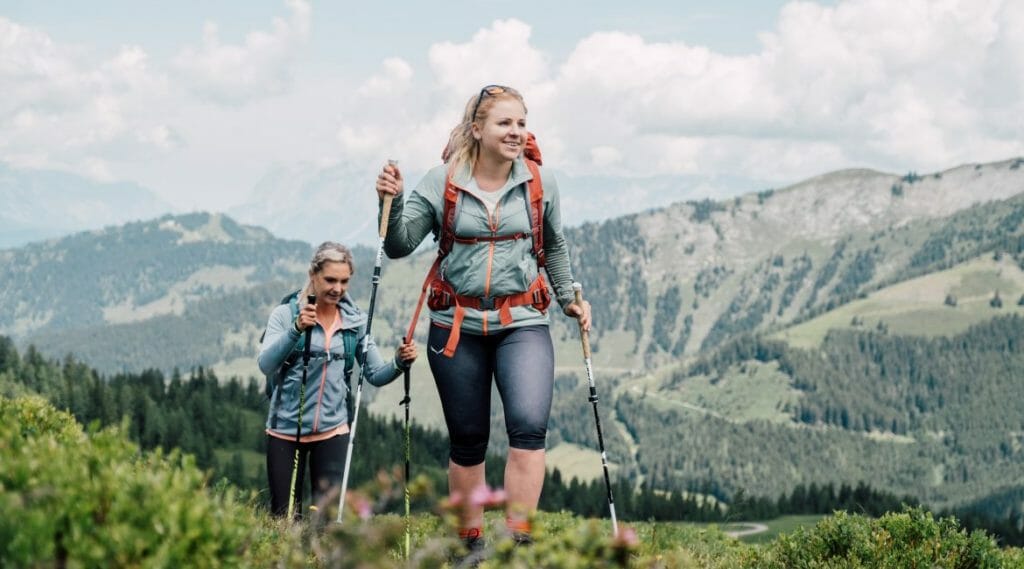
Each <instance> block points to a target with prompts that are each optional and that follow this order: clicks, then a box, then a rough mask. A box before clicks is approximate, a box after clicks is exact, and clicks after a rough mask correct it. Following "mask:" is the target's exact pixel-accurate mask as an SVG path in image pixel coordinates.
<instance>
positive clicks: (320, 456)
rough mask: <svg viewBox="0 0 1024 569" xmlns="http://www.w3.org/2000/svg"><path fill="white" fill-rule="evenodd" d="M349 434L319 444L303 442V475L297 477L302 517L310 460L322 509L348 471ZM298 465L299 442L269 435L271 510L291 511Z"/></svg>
mask: <svg viewBox="0 0 1024 569" xmlns="http://www.w3.org/2000/svg"><path fill="white" fill-rule="evenodd" d="M348 436H349V435H348V433H345V434H344V435H338V436H336V437H331V438H329V439H325V440H322V441H317V442H315V443H300V444H299V445H298V446H299V474H298V477H297V478H296V484H295V486H296V488H295V504H296V507H295V511H296V513H297V514H298V517H302V512H303V508H302V488H303V486H304V485H305V483H304V477H305V474H306V462H307V460H308V461H309V475H310V486H312V489H313V503H314V504H316V505H317V507H319V508H320V509H321V510H323V509H324V507H325V506H326V504H322V503H321V502H322V501H323V500H324V499H325V498H326V497H328V496H330V494H331V492H330V491H331V490H332V489H335V488H340V487H341V477H342V475H343V474H344V470H345V453H346V452H348ZM294 464H295V441H294V440H290V441H289V440H285V439H279V438H277V437H272V436H270V435H267V479H268V481H269V482H270V513H271V514H273V515H275V516H278V517H284V516H286V515H287V514H288V491H289V490H290V489H291V485H292V468H293V466H294Z"/></svg>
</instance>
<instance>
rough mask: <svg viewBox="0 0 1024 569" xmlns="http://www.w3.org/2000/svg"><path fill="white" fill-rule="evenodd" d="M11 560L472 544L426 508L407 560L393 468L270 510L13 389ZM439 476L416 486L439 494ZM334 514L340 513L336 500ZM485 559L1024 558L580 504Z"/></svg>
mask: <svg viewBox="0 0 1024 569" xmlns="http://www.w3.org/2000/svg"><path fill="white" fill-rule="evenodd" d="M0 416H2V417H4V420H3V421H0V510H2V511H3V513H4V515H3V516H0V567H8V566H12V567H47V566H68V567H282V568H292V567H295V568H298V567H310V566H312V567H342V568H345V567H352V568H355V567H360V568H368V567H375V568H388V567H424V568H426V567H439V566H446V565H449V566H450V565H451V562H450V561H451V560H452V559H453V558H455V557H457V556H458V555H459V554H460V551H459V544H458V541H457V540H455V539H452V538H451V537H450V536H451V535H452V531H451V528H450V520H449V518H450V515H449V514H450V509H445V508H444V507H443V506H444V504H445V502H443V501H442V502H441V504H442V506H441V507H440V508H439V510H438V514H440V515H430V514H426V515H417V516H415V517H414V518H413V519H412V525H411V527H410V528H409V534H410V537H411V555H410V557H409V559H408V560H406V559H404V556H403V549H404V548H403V543H404V539H405V535H406V527H405V520H404V519H403V518H402V517H401V516H395V515H373V512H374V511H375V510H378V509H380V508H382V507H384V506H385V505H386V504H387V503H388V502H389V501H393V500H394V499H395V498H396V497H398V496H400V492H401V486H400V484H398V482H397V480H398V478H397V476H396V475H392V474H388V473H382V474H381V475H380V476H378V477H377V479H376V480H375V481H373V482H372V483H371V486H370V487H369V488H367V489H365V490H364V491H362V492H360V493H356V494H354V495H353V496H352V498H351V499H350V500H349V501H348V503H349V504H350V505H352V511H350V512H346V521H345V523H344V524H340V525H339V524H333V523H331V524H326V523H320V520H318V519H317V516H318V515H319V512H318V511H311V512H310V513H309V514H310V515H309V517H310V522H309V523H299V524H291V523H287V522H284V521H281V520H276V519H273V518H270V517H269V516H267V515H266V513H265V512H264V511H262V510H261V509H259V508H256V507H254V506H253V503H254V502H255V498H254V497H253V496H249V497H247V498H241V497H240V496H239V494H238V492H237V491H236V490H234V489H232V488H231V487H229V486H225V487H217V488H213V489H211V488H209V487H208V486H207V484H206V477H205V475H204V474H203V472H202V471H200V470H199V469H198V468H196V467H195V465H194V463H193V460H192V459H191V457H189V456H187V455H186V456H182V455H181V454H179V453H178V452H171V453H168V454H164V453H163V452H161V451H157V452H153V453H143V452H140V451H139V449H138V447H136V446H135V445H134V444H133V443H131V442H130V441H129V440H128V437H127V436H126V434H125V433H124V431H123V429H122V428H119V427H114V428H107V429H104V430H95V429H92V430H90V431H89V432H86V431H85V430H83V429H82V427H81V426H80V425H79V424H78V423H76V422H75V421H74V418H73V417H72V416H71V415H69V414H67V413H64V412H61V411H57V410H55V409H54V408H53V407H51V406H50V405H49V404H47V403H46V402H45V401H44V400H42V399H40V398H35V397H23V398H18V399H13V400H12V399H5V398H2V397H0ZM428 486H429V484H426V483H425V482H424V481H422V480H420V481H416V482H415V483H414V484H413V490H414V492H416V493H417V494H419V495H421V496H422V495H424V494H429V488H428ZM322 513H323V519H324V520H333V519H334V512H331V511H330V508H329V507H326V508H323V511H322ZM487 525H488V528H487V529H488V539H489V542H490V547H489V550H488V554H489V556H488V559H487V560H486V561H485V562H484V563H483V565H482V567H513V568H527V567H564V568H584V567H637V568H661V567H665V568H669V567H672V568H675V567H680V568H689V567H692V568H698V567H717V568H765V569H774V568H786V567H806V568H815V567H822V568H825V567H829V568H838V567H891V568H894V569H895V568H904V567H929V568H931V567H940V568H959V567H978V568H988V567H993V568H995V567H1024V555H1022V553H1021V551H1020V550H1003V549H1000V548H999V547H998V546H997V545H996V543H995V541H994V540H993V539H992V538H991V537H989V536H988V535H986V534H984V533H982V532H974V533H968V532H966V531H965V530H963V529H961V528H960V527H959V525H958V522H957V521H956V520H955V519H953V518H943V519H935V518H934V517H933V516H932V515H931V514H930V513H928V512H926V511H923V510H921V509H916V508H915V509H907V510H905V511H903V512H899V513H889V514H886V515H884V516H882V517H880V518H878V519H870V518H866V517H863V516H858V515H848V514H845V513H842V512H839V513H836V514H835V515H833V516H831V517H827V518H825V519H824V520H822V521H821V522H820V523H819V524H818V525H817V526H816V527H814V528H804V529H799V530H797V531H795V532H793V533H792V534H791V535H783V536H781V537H779V538H778V539H777V540H775V541H774V542H772V543H770V544H767V545H765V546H762V547H758V546H751V545H745V544H742V543H740V542H738V541H737V540H735V539H733V538H730V537H728V536H726V535H725V534H724V533H722V532H720V531H718V530H717V529H714V528H711V529H704V528H700V527H697V526H693V525H687V524H668V523H637V524H630V525H629V526H625V525H623V526H622V528H621V530H620V532H619V535H618V537H617V538H613V537H612V536H611V535H610V533H611V532H610V531H609V530H610V528H609V526H608V522H607V521H606V520H601V521H598V520H581V519H580V518H578V517H576V516H573V515H571V514H569V513H565V512H563V513H557V514H542V515H541V516H540V517H539V518H538V519H537V520H535V526H536V528H537V530H536V533H535V538H536V543H535V544H534V545H533V546H532V547H518V548H517V547H514V546H513V543H512V541H511V540H509V539H507V538H503V536H502V533H501V531H500V529H498V528H500V527H501V525H502V518H501V516H500V514H497V513H495V514H493V515H489V516H488V524H487Z"/></svg>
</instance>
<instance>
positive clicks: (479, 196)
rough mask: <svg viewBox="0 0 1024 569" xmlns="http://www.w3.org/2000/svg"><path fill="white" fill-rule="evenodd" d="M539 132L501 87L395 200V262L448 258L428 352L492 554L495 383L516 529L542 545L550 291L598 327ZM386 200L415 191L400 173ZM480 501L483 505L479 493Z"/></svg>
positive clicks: (475, 536)
mask: <svg viewBox="0 0 1024 569" xmlns="http://www.w3.org/2000/svg"><path fill="white" fill-rule="evenodd" d="M532 142H533V140H532V135H530V133H528V132H527V130H526V105H525V104H524V102H523V97H522V95H520V94H519V92H518V91H516V90H515V89H512V88H511V87H506V86H501V85H490V86H487V87H484V88H483V89H481V90H480V92H479V93H476V94H474V95H473V96H472V97H470V99H469V100H468V101H467V102H466V106H465V111H464V113H463V118H462V121H461V122H460V123H459V124H458V125H457V126H456V127H455V128H454V130H452V133H451V136H450V138H449V142H448V145H447V147H446V149H445V152H444V156H443V158H444V160H445V162H446V163H445V164H443V165H440V166H437V167H435V168H434V169H432V170H430V171H429V172H428V173H427V174H426V176H425V177H424V178H423V180H422V181H421V182H420V183H419V185H417V187H416V189H415V190H414V191H413V192H412V193H411V194H410V195H409V197H408V199H407V200H405V202H404V203H403V201H402V200H401V199H396V200H394V202H393V204H392V207H391V213H390V217H389V230H388V234H387V239H386V241H385V252H386V253H387V254H388V256H389V257H392V258H394V257H403V256H405V255H408V254H410V253H412V252H413V251H414V250H415V249H416V248H417V246H418V245H419V244H420V242H421V241H423V239H424V238H425V237H426V236H427V235H428V234H431V233H433V234H434V235H435V236H437V237H438V239H439V255H438V260H437V262H436V263H435V266H434V269H432V272H431V275H430V277H428V281H429V286H428V287H427V288H425V290H429V295H430V297H429V300H428V302H427V304H428V306H429V307H430V309H431V310H430V319H431V325H430V331H429V336H428V343H429V347H430V350H429V351H428V353H427V357H428V361H429V362H430V369H431V371H432V372H433V375H434V381H435V383H436V385H437V389H438V392H439V394H440V398H441V404H442V407H443V410H444V416H445V422H446V424H447V427H448V434H449V439H450V441H451V443H450V445H451V446H450V452H449V469H448V483H449V490H450V492H451V494H452V497H453V499H461V501H462V503H463V504H464V509H463V511H462V516H461V520H460V522H461V529H460V536H461V537H462V538H463V540H464V541H465V543H466V546H467V547H468V548H469V549H471V550H477V549H481V548H482V546H483V543H484V542H483V540H482V532H483V506H482V505H481V504H480V503H479V501H476V500H472V499H471V496H472V495H474V492H475V491H476V490H478V489H479V488H480V487H482V486H484V456H485V454H486V452H487V443H488V438H489V430H490V410H491V384H492V380H493V382H494V383H495V384H496V385H497V388H498V393H499V394H500V396H501V400H502V406H503V408H504V414H505V427H506V430H507V433H508V439H509V447H510V449H509V455H508V460H507V463H506V467H505V492H506V496H507V505H508V511H507V516H506V525H507V529H508V531H509V532H510V534H511V535H512V537H513V538H514V539H515V540H516V541H517V543H529V542H530V541H531V538H530V527H529V524H528V521H527V520H528V519H529V516H530V514H532V512H533V511H534V510H535V509H536V508H537V503H538V501H539V499H540V492H541V487H542V486H543V484H544V472H545V465H544V448H545V441H546V436H547V427H548V418H549V415H550V410H551V399H552V388H553V384H554V350H553V347H552V342H551V334H550V332H549V330H548V324H549V315H548V305H549V302H550V293H549V292H548V286H547V283H546V280H545V279H544V277H543V275H542V273H541V268H544V269H545V271H546V272H547V275H548V280H550V283H551V286H552V288H553V290H554V299H555V300H556V301H557V302H558V304H559V305H560V307H561V310H562V312H564V313H565V314H566V315H568V316H570V317H573V318H577V319H579V322H580V324H581V325H582V326H584V328H586V329H589V327H590V305H589V304H587V303H586V302H583V303H581V304H579V305H577V304H574V303H573V300H574V294H573V290H572V282H573V279H572V275H571V272H570V268H569V254H568V249H567V247H566V243H565V238H564V236H563V233H562V223H561V216H560V211H559V201H558V186H557V185H556V182H555V179H554V177H553V176H552V175H551V174H550V173H549V172H547V171H544V170H541V169H540V168H539V165H538V162H539V160H540V156H539V152H534V153H527V155H526V156H524V151H526V150H528V149H530V144H531V143H532ZM376 190H377V193H378V195H379V196H380V198H381V199H383V197H384V196H385V195H386V194H392V195H396V196H397V195H399V194H401V193H402V190H403V179H402V174H401V172H400V171H399V170H398V168H397V167H396V166H392V165H388V166H385V167H384V168H383V170H382V171H381V172H380V174H379V175H378V177H377V183H376ZM477 495H479V493H477Z"/></svg>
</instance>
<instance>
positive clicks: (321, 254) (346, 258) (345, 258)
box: [299, 241, 356, 310]
mask: <svg viewBox="0 0 1024 569" xmlns="http://www.w3.org/2000/svg"><path fill="white" fill-rule="evenodd" d="M327 263H345V264H346V265H348V268H349V270H350V271H352V273H353V274H355V272H356V266H355V264H354V263H353V262H352V251H349V249H348V247H346V246H344V245H342V244H341V243H335V242H334V241H324V242H323V243H321V244H320V246H319V247H317V248H316V252H315V253H313V258H312V259H311V260H310V261H309V278H308V279H306V286H304V287H303V288H302V292H301V293H300V294H299V309H300V310H301V309H302V307H303V306H305V305H306V304H308V303H307V302H306V297H307V296H309V295H311V294H313V293H314V290H313V275H315V274H317V273H319V272H320V271H322V270H324V265H326V264H327Z"/></svg>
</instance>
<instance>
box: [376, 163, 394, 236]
mask: <svg viewBox="0 0 1024 569" xmlns="http://www.w3.org/2000/svg"><path fill="white" fill-rule="evenodd" d="M388 166H394V167H397V166H398V160H388ZM394 199H395V196H394V195H393V194H385V195H384V202H383V203H382V204H381V207H380V231H379V232H378V233H377V235H379V236H380V238H381V239H384V238H385V237H387V236H388V221H390V219H391V202H393V201H394Z"/></svg>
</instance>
